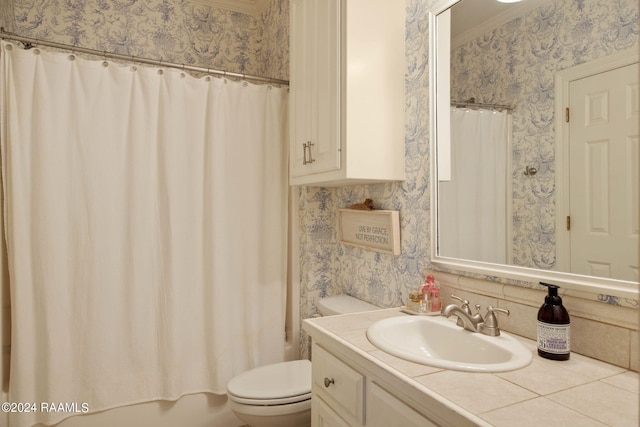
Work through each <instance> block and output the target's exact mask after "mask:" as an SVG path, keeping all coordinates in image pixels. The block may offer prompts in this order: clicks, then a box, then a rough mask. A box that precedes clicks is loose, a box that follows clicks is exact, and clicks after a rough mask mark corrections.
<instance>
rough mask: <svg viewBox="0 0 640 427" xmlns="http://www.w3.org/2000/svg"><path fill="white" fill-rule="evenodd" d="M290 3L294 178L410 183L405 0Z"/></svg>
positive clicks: (327, 183) (323, 181)
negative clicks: (407, 171) (406, 141)
mask: <svg viewBox="0 0 640 427" xmlns="http://www.w3.org/2000/svg"><path fill="white" fill-rule="evenodd" d="M290 5H291V7H290V16H291V18H290V19H291V22H290V35H291V36H290V40H291V42H290V43H291V44H290V97H289V126H290V150H289V159H290V165H289V171H290V183H291V184H292V185H323V186H335V185H345V184H358V183H370V182H384V181H398V180H403V179H404V178H405V170H404V169H405V168H404V153H405V150H404V145H405V144H404V134H405V114H404V110H405V96H404V81H405V77H404V75H405V49H404V41H405V4H404V2H395V1H388V0H291V4H290Z"/></svg>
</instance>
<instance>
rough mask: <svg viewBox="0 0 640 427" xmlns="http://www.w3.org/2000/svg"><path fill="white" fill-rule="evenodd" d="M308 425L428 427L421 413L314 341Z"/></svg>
mask: <svg viewBox="0 0 640 427" xmlns="http://www.w3.org/2000/svg"><path fill="white" fill-rule="evenodd" d="M311 387H312V393H313V395H312V399H311V420H312V422H311V426H312V427H328V426H331V427H342V426H345V427H346V426H351V427H355V426H366V427H394V426H396V427H414V426H415V427H430V426H436V424H434V423H432V422H431V421H430V420H429V419H427V418H426V417H424V416H423V415H422V414H420V413H418V412H417V411H415V410H414V409H413V408H411V407H410V406H409V405H407V404H405V403H404V402H402V401H401V400H400V399H398V398H397V397H395V396H394V395H393V394H391V393H390V392H389V391H387V390H386V389H385V388H384V384H383V383H382V382H381V381H380V380H379V379H377V378H375V377H374V376H373V375H370V374H369V375H366V374H365V373H363V372H361V371H360V370H358V369H357V368H356V367H354V366H353V365H350V364H349V363H348V362H347V361H345V360H342V359H341V358H339V357H337V356H335V355H334V354H332V353H331V352H329V351H327V350H326V349H325V348H324V347H322V346H321V345H319V344H317V343H315V342H314V343H313V346H312V386H311Z"/></svg>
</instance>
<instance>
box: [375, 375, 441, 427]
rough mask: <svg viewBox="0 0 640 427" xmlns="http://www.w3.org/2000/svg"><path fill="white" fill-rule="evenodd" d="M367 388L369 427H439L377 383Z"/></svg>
mask: <svg viewBox="0 0 640 427" xmlns="http://www.w3.org/2000/svg"><path fill="white" fill-rule="evenodd" d="M367 386H368V389H367V392H368V397H367V427H437V425H436V424H434V423H432V422H431V421H429V420H428V419H427V418H425V417H424V416H422V415H420V414H419V413H418V412H416V411H415V410H413V409H412V408H411V407H409V406H408V405H406V404H404V403H403V402H402V401H400V400H399V399H397V398H396V397H394V396H393V395H391V394H390V393H388V392H387V391H386V390H384V389H383V388H381V387H380V386H379V385H377V384H376V383H374V382H370V383H368V384H367Z"/></svg>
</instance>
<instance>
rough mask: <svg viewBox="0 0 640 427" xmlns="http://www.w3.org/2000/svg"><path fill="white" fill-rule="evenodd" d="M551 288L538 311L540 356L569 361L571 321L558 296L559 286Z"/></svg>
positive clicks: (546, 284)
mask: <svg viewBox="0 0 640 427" xmlns="http://www.w3.org/2000/svg"><path fill="white" fill-rule="evenodd" d="M540 284H541V285H544V286H546V287H548V288H549V294H548V295H547V296H546V297H545V298H544V304H542V306H541V307H540V310H538V354H539V355H540V356H542V357H544V358H547V359H552V360H568V359H569V355H570V346H571V339H570V323H571V322H570V319H569V313H568V312H567V309H565V308H564V306H563V305H562V298H561V297H560V296H559V295H558V286H556V285H550V284H548V283H542V282H540Z"/></svg>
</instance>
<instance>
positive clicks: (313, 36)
mask: <svg viewBox="0 0 640 427" xmlns="http://www.w3.org/2000/svg"><path fill="white" fill-rule="evenodd" d="M340 12H341V1H340V0H292V1H291V11H290V13H291V52H290V61H291V75H290V98H289V99H290V105H289V119H290V139H291V140H290V163H291V164H290V170H291V176H293V177H295V176H303V175H309V174H314V173H320V172H327V171H333V170H338V169H340V165H341V159H340V141H341V136H340V132H341V128H340V99H341V96H340V52H341V49H340V34H341V28H340Z"/></svg>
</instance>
